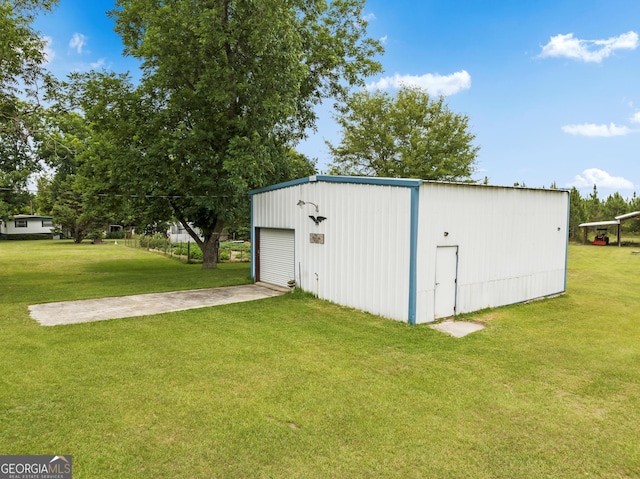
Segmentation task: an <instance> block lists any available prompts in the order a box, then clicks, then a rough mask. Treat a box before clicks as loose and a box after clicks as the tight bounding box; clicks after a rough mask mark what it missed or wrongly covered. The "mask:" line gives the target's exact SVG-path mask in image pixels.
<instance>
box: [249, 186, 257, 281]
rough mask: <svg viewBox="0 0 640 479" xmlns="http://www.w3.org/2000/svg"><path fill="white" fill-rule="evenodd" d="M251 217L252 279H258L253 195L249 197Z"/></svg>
mask: <svg viewBox="0 0 640 479" xmlns="http://www.w3.org/2000/svg"><path fill="white" fill-rule="evenodd" d="M249 215H250V216H249V217H250V218H251V225H250V226H249V232H250V234H251V279H253V282H254V283H255V281H256V241H255V239H256V228H255V226H254V224H253V195H251V196H250V197H249Z"/></svg>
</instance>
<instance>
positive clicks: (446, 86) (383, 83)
mask: <svg viewBox="0 0 640 479" xmlns="http://www.w3.org/2000/svg"><path fill="white" fill-rule="evenodd" d="M403 86H408V87H418V88H422V89H423V90H426V91H428V92H429V93H430V94H432V95H438V96H439V95H444V96H449V95H453V94H455V93H458V92H460V91H462V90H468V89H469V88H471V75H469V73H467V71H466V70H461V71H459V72H455V73H452V74H451V75H439V74H437V73H436V74H432V73H426V74H424V75H421V76H416V75H400V74H398V73H396V74H395V75H394V76H392V77H385V78H381V79H380V80H378V81H377V82H374V83H369V84H368V85H367V90H370V91H371V90H391V89H397V88H401V87H403Z"/></svg>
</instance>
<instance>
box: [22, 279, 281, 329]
mask: <svg viewBox="0 0 640 479" xmlns="http://www.w3.org/2000/svg"><path fill="white" fill-rule="evenodd" d="M285 292H286V290H285V289H280V288H276V287H273V288H272V287H267V286H265V285H263V284H260V283H258V284H246V285H241V286H228V287H224V288H210V289H195V290H190V291H173V292H170V293H149V294H138V295H134V296H119V297H116V298H99V299H84V300H80V301H64V302H59V303H44V304H34V305H32V306H29V313H30V314H31V317H32V318H33V319H35V320H36V321H38V322H39V323H40V324H41V325H43V326H57V325H60V324H75V323H88V322H90V321H103V320H105V319H115V318H130V317H133V316H146V315H149V314H159V313H169V312H171V311H183V310H185V309H195V308H205V307H208V306H218V305H221V304H230V303H240V302H244V301H255V300H257V299H264V298H271V297H273V296H279V295H281V294H284V293H285Z"/></svg>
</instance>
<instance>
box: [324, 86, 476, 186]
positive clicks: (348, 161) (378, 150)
mask: <svg viewBox="0 0 640 479" xmlns="http://www.w3.org/2000/svg"><path fill="white" fill-rule="evenodd" d="M336 120H337V122H338V124H339V126H340V127H341V129H342V138H341V141H340V144H339V145H337V146H334V145H332V144H331V143H327V144H328V146H329V149H330V152H331V155H332V156H333V163H332V165H331V171H332V172H334V173H338V174H347V175H363V176H383V177H405V178H421V179H425V180H448V181H468V180H470V179H471V175H472V174H473V172H474V166H475V162H476V155H477V152H478V150H479V147H477V146H474V145H473V140H474V139H475V135H474V134H473V133H471V132H470V131H469V119H468V117H467V116H466V115H462V114H458V113H454V112H452V111H451V110H449V108H448V106H447V105H446V104H445V101H444V98H443V97H440V98H437V99H432V98H431V97H430V96H429V94H428V93H427V92H425V91H423V90H420V89H418V88H410V87H403V88H401V89H400V90H399V91H398V92H397V94H396V95H391V94H389V93H386V92H380V91H376V92H368V91H360V92H358V93H356V94H354V95H353V96H352V97H351V98H350V100H349V102H348V108H347V109H346V110H345V111H342V112H341V113H339V114H338V115H337V117H336Z"/></svg>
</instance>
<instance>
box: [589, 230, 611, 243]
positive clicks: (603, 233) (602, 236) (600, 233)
mask: <svg viewBox="0 0 640 479" xmlns="http://www.w3.org/2000/svg"><path fill="white" fill-rule="evenodd" d="M607 233H608V230H607V228H598V230H597V234H596V237H595V239H594V240H593V241H592V242H591V244H593V245H596V246H607V245H608V244H609V236H608V234H607Z"/></svg>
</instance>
